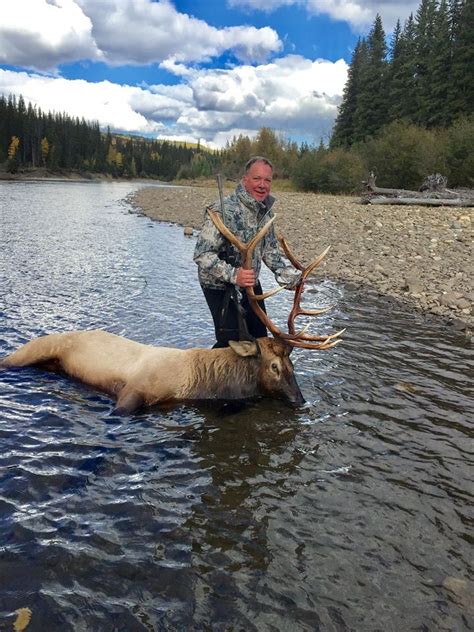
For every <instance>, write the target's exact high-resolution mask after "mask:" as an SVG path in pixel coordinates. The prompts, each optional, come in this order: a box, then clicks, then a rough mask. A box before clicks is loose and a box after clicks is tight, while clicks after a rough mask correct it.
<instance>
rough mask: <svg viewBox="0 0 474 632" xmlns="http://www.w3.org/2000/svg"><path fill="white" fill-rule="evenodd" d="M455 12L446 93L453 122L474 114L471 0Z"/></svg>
mask: <svg viewBox="0 0 474 632" xmlns="http://www.w3.org/2000/svg"><path fill="white" fill-rule="evenodd" d="M456 10H457V15H456V13H455V20H456V21H454V20H453V24H452V30H453V31H452V38H453V44H452V66H451V86H450V90H449V93H450V107H451V115H452V120H456V119H457V118H459V117H460V116H462V115H470V114H472V113H474V0H464V2H463V3H462V4H461V5H457V6H456Z"/></svg>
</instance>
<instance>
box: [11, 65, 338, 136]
mask: <svg viewBox="0 0 474 632" xmlns="http://www.w3.org/2000/svg"><path fill="white" fill-rule="evenodd" d="M346 77H347V64H346V63H345V62H344V61H343V60H339V61H337V62H335V63H332V62H329V61H325V60H316V61H310V60H308V59H305V58H303V57H300V56H298V55H289V56H287V57H283V58H279V59H277V60H276V61H274V62H272V63H269V64H261V65H259V66H250V65H242V66H238V67H235V68H230V69H226V70H222V69H221V70H205V69H200V70H199V69H194V70H189V73H188V75H187V76H186V77H184V78H183V82H182V83H181V84H179V85H174V86H171V85H152V86H145V85H142V86H141V87H137V86H127V85H123V86H122V85H118V84H114V83H111V82H109V81H102V82H99V83H88V82H87V81H84V80H67V79H64V78H59V77H46V76H42V75H38V74H33V73H26V72H12V71H7V70H1V69H0V93H3V94H7V95H8V94H16V95H19V94H22V95H23V97H24V98H25V100H26V101H32V102H33V103H35V104H37V105H38V106H39V107H41V109H42V110H44V111H49V110H54V111H66V112H68V113H69V114H70V115H72V116H79V117H82V116H84V117H85V118H86V119H88V120H98V121H99V123H100V125H101V126H102V127H106V126H107V125H109V126H110V127H111V129H113V130H116V131H124V132H130V133H136V134H148V135H154V136H160V137H163V136H168V137H174V138H178V137H179V138H187V139H188V140H190V139H194V140H197V139H201V141H206V142H207V143H209V144H212V145H213V146H223V145H224V144H225V142H226V140H228V139H229V138H232V137H233V136H234V135H238V134H239V133H241V132H242V130H245V132H244V133H245V134H247V135H252V134H255V133H256V132H257V131H258V130H259V129H260V128H261V127H264V126H268V127H272V128H274V129H276V130H277V131H280V132H282V133H284V134H285V135H287V136H289V137H291V136H294V137H305V138H307V139H308V140H313V141H314V142H318V141H319V139H320V137H321V136H327V134H328V133H329V131H330V129H331V126H332V123H333V121H334V118H335V116H336V109H337V104H338V103H339V101H340V97H341V94H342V90H343V87H344V83H345V81H346ZM242 133H243V132H242Z"/></svg>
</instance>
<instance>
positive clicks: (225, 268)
mask: <svg viewBox="0 0 474 632" xmlns="http://www.w3.org/2000/svg"><path fill="white" fill-rule="evenodd" d="M224 244H225V239H224V237H223V236H222V235H221V234H220V232H219V231H218V230H217V228H216V227H215V226H214V224H213V223H212V220H211V218H210V217H209V215H208V213H207V211H206V212H205V216H204V223H203V225H202V228H201V232H200V233H199V237H198V239H197V242H196V247H195V249H194V257H193V259H194V262H195V263H196V264H197V265H198V267H199V270H200V273H201V276H202V277H208V278H209V279H210V280H218V281H222V282H224V283H234V284H235V277H236V274H237V270H236V268H234V267H233V266H231V265H230V264H229V263H226V262H225V261H223V260H222V259H219V256H218V254H219V251H221V250H223V248H224Z"/></svg>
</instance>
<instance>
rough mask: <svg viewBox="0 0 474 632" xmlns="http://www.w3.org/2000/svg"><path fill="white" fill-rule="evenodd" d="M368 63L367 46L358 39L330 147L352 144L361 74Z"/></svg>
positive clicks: (364, 41) (362, 40)
mask: <svg viewBox="0 0 474 632" xmlns="http://www.w3.org/2000/svg"><path fill="white" fill-rule="evenodd" d="M367 63H368V46H367V42H366V40H365V39H359V41H358V42H357V44H356V47H355V49H354V53H353V55H352V60H351V65H350V66H349V71H348V75H347V81H346V85H345V86H344V92H343V96H342V103H341V105H340V106H339V110H338V114H337V118H336V122H335V124H334V129H333V133H332V136H331V140H330V147H332V148H334V147H350V146H351V145H352V144H353V142H354V118H355V112H356V109H357V99H358V95H359V93H360V85H361V74H362V72H363V69H364V67H365V66H366V65H367Z"/></svg>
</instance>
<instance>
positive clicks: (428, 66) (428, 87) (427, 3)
mask: <svg viewBox="0 0 474 632" xmlns="http://www.w3.org/2000/svg"><path fill="white" fill-rule="evenodd" d="M435 21H436V0H421V4H420V6H419V7H418V11H417V12H416V18H415V54H416V75H415V78H416V97H417V107H416V115H415V122H416V123H418V124H420V125H424V124H427V121H428V120H429V118H430V113H431V112H432V110H433V97H432V71H433V54H434V51H435V48H436V42H435Z"/></svg>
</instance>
